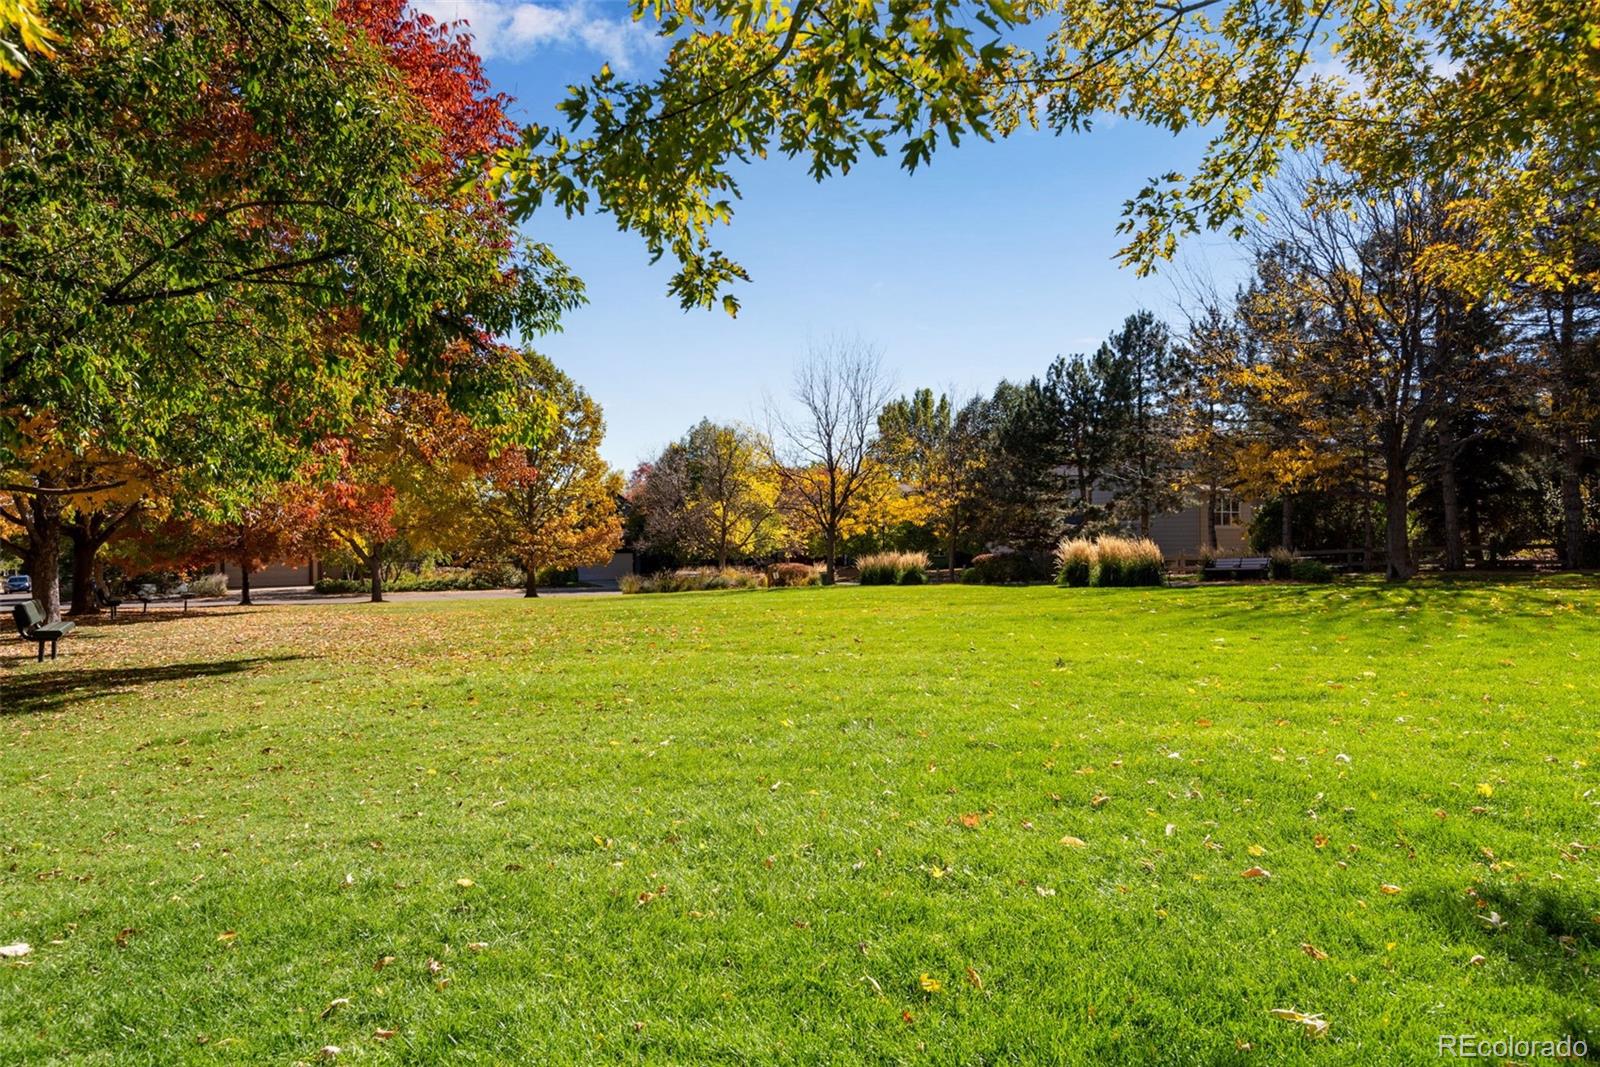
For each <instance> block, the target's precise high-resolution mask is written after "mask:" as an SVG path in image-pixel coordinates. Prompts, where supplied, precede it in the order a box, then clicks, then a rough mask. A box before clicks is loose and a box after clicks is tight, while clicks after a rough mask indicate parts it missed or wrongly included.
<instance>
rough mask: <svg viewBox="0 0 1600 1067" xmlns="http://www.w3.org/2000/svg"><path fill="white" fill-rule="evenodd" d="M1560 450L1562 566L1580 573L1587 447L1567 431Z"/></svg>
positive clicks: (1561, 441)
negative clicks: (1578, 570) (1584, 471)
mask: <svg viewBox="0 0 1600 1067" xmlns="http://www.w3.org/2000/svg"><path fill="white" fill-rule="evenodd" d="M1560 448H1561V543H1562V546H1563V551H1562V565H1563V566H1565V567H1566V568H1567V569H1568V570H1577V569H1578V568H1579V567H1581V566H1583V446H1582V445H1581V444H1579V443H1578V435H1577V434H1575V433H1573V432H1572V431H1571V430H1570V429H1563V430H1562V431H1561V436H1560Z"/></svg>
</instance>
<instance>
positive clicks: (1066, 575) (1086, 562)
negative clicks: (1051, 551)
mask: <svg viewBox="0 0 1600 1067" xmlns="http://www.w3.org/2000/svg"><path fill="white" fill-rule="evenodd" d="M1094 563H1095V548H1094V542H1093V541H1090V540H1088V539H1086V538H1082V537H1065V538H1062V540H1061V543H1060V544H1058V545H1056V584H1057V585H1065V586H1071V587H1073V588H1080V587H1082V586H1085V585H1088V584H1089V583H1090V582H1091V581H1093V580H1094Z"/></svg>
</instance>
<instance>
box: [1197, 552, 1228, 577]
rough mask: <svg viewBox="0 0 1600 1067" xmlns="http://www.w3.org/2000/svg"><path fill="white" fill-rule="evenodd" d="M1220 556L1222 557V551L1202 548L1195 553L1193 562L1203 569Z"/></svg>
mask: <svg viewBox="0 0 1600 1067" xmlns="http://www.w3.org/2000/svg"><path fill="white" fill-rule="evenodd" d="M1220 558H1222V553H1220V552H1218V551H1217V550H1216V549H1214V548H1202V549H1201V550H1200V551H1199V552H1196V553H1195V564H1196V565H1197V566H1198V567H1199V568H1200V570H1201V571H1204V570H1205V569H1206V568H1207V567H1209V566H1211V565H1212V564H1213V563H1215V562H1216V561H1217V560H1218V559H1220Z"/></svg>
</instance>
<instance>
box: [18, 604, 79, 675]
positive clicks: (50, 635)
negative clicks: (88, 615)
mask: <svg viewBox="0 0 1600 1067" xmlns="http://www.w3.org/2000/svg"><path fill="white" fill-rule="evenodd" d="M11 617H12V618H14V619H15V620H16V621H17V633H19V634H21V635H22V639H23V640H24V641H35V642H37V643H38V645H39V662H40V663H43V662H44V644H45V642H46V641H48V642H50V658H51V659H55V658H56V642H57V641H60V640H61V639H62V638H63V637H65V636H67V635H68V634H70V633H71V632H72V631H73V630H75V629H77V624H76V623H71V622H53V623H47V622H45V621H44V612H42V611H40V610H39V605H38V604H37V603H35V602H34V601H32V600H24V601H23V602H22V603H20V604H18V605H17V606H16V607H14V608H12V609H11Z"/></svg>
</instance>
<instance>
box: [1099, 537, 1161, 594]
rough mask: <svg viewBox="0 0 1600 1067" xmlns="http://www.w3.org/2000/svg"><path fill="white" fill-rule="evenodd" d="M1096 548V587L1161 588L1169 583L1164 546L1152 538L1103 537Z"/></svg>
mask: <svg viewBox="0 0 1600 1067" xmlns="http://www.w3.org/2000/svg"><path fill="white" fill-rule="evenodd" d="M1094 548H1095V575H1094V584H1095V585H1098V586H1133V585H1160V584H1161V583H1162V582H1163V581H1165V580H1166V572H1167V566H1166V561H1165V560H1164V559H1163V558H1162V555H1161V546H1160V545H1158V544H1156V543H1155V542H1154V541H1152V540H1150V539H1149V538H1146V537H1137V538H1135V537H1102V538H1100V540H1098V541H1096V542H1095V546H1094Z"/></svg>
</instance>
